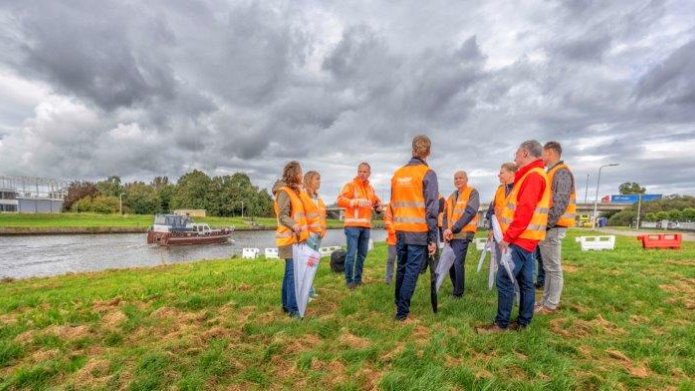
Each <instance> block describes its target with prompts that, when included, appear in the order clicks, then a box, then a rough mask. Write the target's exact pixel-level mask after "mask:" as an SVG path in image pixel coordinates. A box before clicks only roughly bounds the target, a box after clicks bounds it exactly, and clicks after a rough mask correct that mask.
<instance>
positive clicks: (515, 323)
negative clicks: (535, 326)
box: [509, 320, 528, 331]
mask: <svg viewBox="0 0 695 391" xmlns="http://www.w3.org/2000/svg"><path fill="white" fill-rule="evenodd" d="M527 327H528V325H527V324H519V322H518V321H516V320H515V321H512V323H510V324H509V330H513V331H523V330H526V328H527Z"/></svg>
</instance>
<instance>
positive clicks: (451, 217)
mask: <svg viewBox="0 0 695 391" xmlns="http://www.w3.org/2000/svg"><path fill="white" fill-rule="evenodd" d="M454 186H455V187H456V190H454V192H453V193H452V194H451V195H450V196H449V198H448V199H447V201H446V207H445V212H444V220H443V224H442V226H443V227H444V240H445V241H446V242H448V243H449V245H450V246H451V249H452V250H454V255H455V256H456V258H455V259H454V264H453V265H452V266H451V269H449V276H450V277H451V283H452V284H453V285H454V292H453V294H452V296H453V297H454V298H455V299H460V298H461V297H463V293H464V290H465V283H466V253H467V252H468V245H469V244H470V242H471V240H473V237H474V236H475V231H476V230H477V225H478V208H479V207H480V197H479V196H478V190H476V189H474V188H472V187H470V186H468V174H466V172H465V171H457V172H456V173H455V174H454Z"/></svg>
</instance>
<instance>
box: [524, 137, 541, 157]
mask: <svg viewBox="0 0 695 391" xmlns="http://www.w3.org/2000/svg"><path fill="white" fill-rule="evenodd" d="M519 148H521V149H525V150H526V151H527V152H528V153H529V155H531V156H533V157H541V156H543V146H542V145H541V143H539V142H538V140H526V141H524V142H523V143H521V145H519Z"/></svg>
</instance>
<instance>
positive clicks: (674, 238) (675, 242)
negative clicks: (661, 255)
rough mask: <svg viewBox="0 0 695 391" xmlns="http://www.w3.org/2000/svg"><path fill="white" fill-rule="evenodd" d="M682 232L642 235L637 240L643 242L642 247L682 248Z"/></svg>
mask: <svg viewBox="0 0 695 391" xmlns="http://www.w3.org/2000/svg"><path fill="white" fill-rule="evenodd" d="M681 238H682V237H681V234H653V235H640V236H638V237H637V240H639V241H641V242H642V248H672V249H680V248H681Z"/></svg>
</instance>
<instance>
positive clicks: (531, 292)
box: [495, 245, 536, 329]
mask: <svg viewBox="0 0 695 391" xmlns="http://www.w3.org/2000/svg"><path fill="white" fill-rule="evenodd" d="M507 251H511V252H512V261H513V262H514V270H513V271H512V274H513V275H514V278H515V279H516V282H517V283H518V284H519V293H520V297H519V317H518V318H517V321H518V322H519V325H521V326H527V325H528V324H529V323H531V319H532V318H533V305H534V304H535V301H536V296H535V294H536V291H535V289H534V287H533V273H534V269H535V268H536V259H535V257H534V252H533V251H526V250H524V249H523V248H521V247H518V246H516V245H511V246H510V247H509V249H508V250H507ZM513 306H514V281H512V280H511V279H510V278H509V275H508V274H507V272H505V271H504V269H503V268H502V267H500V269H499V270H498V271H497V317H495V323H497V325H498V326H499V327H501V328H503V329H506V328H507V326H509V319H510V317H511V315H512V307H513Z"/></svg>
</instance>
